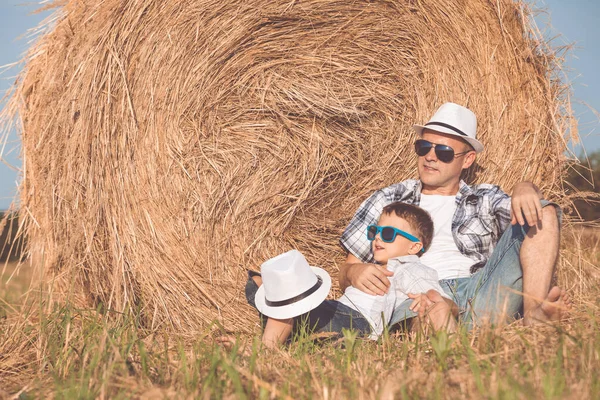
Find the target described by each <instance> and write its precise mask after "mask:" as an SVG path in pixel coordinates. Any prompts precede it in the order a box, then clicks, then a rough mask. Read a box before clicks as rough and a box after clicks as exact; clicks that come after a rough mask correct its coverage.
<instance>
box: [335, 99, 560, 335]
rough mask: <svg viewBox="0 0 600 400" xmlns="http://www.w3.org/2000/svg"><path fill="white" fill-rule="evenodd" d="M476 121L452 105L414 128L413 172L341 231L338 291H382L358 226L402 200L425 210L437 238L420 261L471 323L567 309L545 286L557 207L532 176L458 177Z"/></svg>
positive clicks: (544, 317) (380, 272)
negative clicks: (511, 180) (502, 184)
mask: <svg viewBox="0 0 600 400" xmlns="http://www.w3.org/2000/svg"><path fill="white" fill-rule="evenodd" d="M476 128H477V119H476V117H475V114H474V113H473V112H472V111H470V110H469V109H467V108H465V107H462V106H459V105H457V104H454V103H446V104H444V105H442V106H441V107H440V108H439V109H438V111H437V112H436V113H435V114H434V116H433V117H432V118H431V120H430V121H429V122H428V123H426V124H425V125H424V126H421V125H415V126H414V129H415V131H416V132H417V134H418V135H419V136H420V139H419V140H417V141H416V143H415V151H416V153H417V156H418V172H419V180H406V181H403V182H400V183H397V184H394V185H392V186H389V187H387V188H384V189H381V190H378V191H376V192H375V193H374V194H373V195H372V196H371V197H369V198H368V199H367V200H366V201H365V202H363V204H362V205H361V206H360V207H359V209H358V211H357V212H356V214H355V215H354V217H353V219H352V221H351V222H350V224H349V225H348V227H347V228H346V230H345V231H344V233H343V235H342V237H341V239H340V242H341V244H342V246H343V247H344V248H345V249H346V250H347V251H348V255H347V259H346V263H345V264H344V265H342V267H341V268H340V276H339V279H340V286H341V288H342V290H343V289H345V288H346V287H347V286H349V285H352V286H354V287H356V288H358V289H360V290H362V291H364V292H365V293H368V294H376V295H382V294H384V293H385V292H386V291H387V289H388V287H389V279H388V277H389V276H391V272H389V271H387V269H386V268H385V266H381V265H377V264H374V263H373V255H372V253H371V250H370V246H369V243H368V240H367V238H366V234H365V232H366V228H367V226H368V225H370V224H375V223H376V221H377V219H378V218H379V215H380V213H381V210H382V209H383V207H385V206H386V205H387V204H389V203H392V202H395V201H402V202H406V203H410V204H415V205H419V206H421V207H422V208H424V209H425V210H427V211H428V212H429V213H430V214H431V216H432V218H433V222H434V226H435V231H434V238H433V242H432V244H431V246H430V248H429V249H428V250H427V251H426V253H425V254H424V255H423V257H422V258H421V261H422V262H423V263H424V264H425V265H427V266H429V267H431V268H433V269H435V270H437V271H438V275H439V279H440V283H441V285H442V287H443V288H444V290H445V291H446V292H447V293H448V294H449V295H450V296H451V297H453V300H454V301H455V303H456V304H458V306H459V309H460V318H461V319H462V320H463V321H464V322H465V323H466V324H467V325H468V326H471V325H472V323H483V322H492V323H500V322H503V321H509V320H511V319H513V318H517V317H519V316H523V318H524V323H525V324H533V323H535V322H538V321H552V320H557V319H560V317H561V313H562V311H563V310H564V309H566V308H568V307H570V299H569V296H568V295H567V294H566V292H565V291H564V290H562V289H560V288H559V287H556V286H555V287H552V288H551V282H552V276H553V274H554V268H555V264H556V260H557V258H558V250H559V238H560V216H561V212H560V209H559V208H558V207H557V206H556V205H555V204H552V203H549V202H547V201H546V200H543V198H542V195H541V192H540V191H539V189H538V188H537V187H536V186H535V185H533V184H532V183H529V182H522V183H519V184H517V185H515V187H514V189H513V193H512V196H508V195H507V194H506V193H504V192H503V191H502V190H501V189H500V188H499V187H498V186H494V185H489V184H482V185H476V186H468V185H467V184H465V183H464V182H463V181H462V180H461V179H460V176H461V172H462V171H463V170H464V169H467V168H469V167H470V166H471V165H472V164H473V162H474V161H475V157H476V154H477V153H480V152H481V151H483V145H482V144H481V143H480V142H479V141H478V140H477V137H476ZM434 303H435V301H434ZM411 305H412V300H407V301H406V302H404V303H403V304H402V305H401V306H400V307H398V308H396V310H395V311H394V316H393V317H392V323H396V322H398V321H401V320H404V319H407V318H411V317H414V316H416V315H417V314H416V313H415V312H414V311H416V309H415V305H412V306H413V307H412V309H411ZM413 310H414V311H413ZM421 311H422V310H421Z"/></svg>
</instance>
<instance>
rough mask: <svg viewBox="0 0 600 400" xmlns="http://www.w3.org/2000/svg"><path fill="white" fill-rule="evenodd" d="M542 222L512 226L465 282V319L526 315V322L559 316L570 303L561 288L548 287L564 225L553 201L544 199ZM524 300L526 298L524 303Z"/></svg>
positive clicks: (496, 320) (496, 319)
mask: <svg viewBox="0 0 600 400" xmlns="http://www.w3.org/2000/svg"><path fill="white" fill-rule="evenodd" d="M543 205H544V208H543V213H542V222H541V223H540V224H538V226H535V227H529V228H528V227H521V226H519V225H513V226H510V227H509V228H508V229H507V230H506V232H504V234H503V235H502V237H501V239H500V241H499V242H498V244H497V246H496V248H495V249H494V252H493V254H492V256H491V257H490V259H489V260H488V262H487V264H486V265H485V267H484V268H483V269H482V270H480V271H478V272H477V273H476V274H474V275H473V276H472V278H471V280H470V282H469V283H468V285H467V286H466V287H465V290H466V293H467V297H468V304H467V310H466V311H467V313H466V315H465V317H466V318H465V321H466V322H470V321H471V320H473V321H475V322H477V323H483V322H492V323H500V322H503V321H509V320H511V319H513V318H517V317H518V316H519V314H521V312H522V310H523V311H524V312H523V314H525V313H527V314H526V319H525V321H524V322H525V323H526V324H527V323H532V322H533V321H535V320H541V321H545V320H555V319H558V318H560V314H561V311H562V310H563V309H564V308H568V306H569V305H570V302H569V299H568V296H566V294H565V292H564V291H563V290H561V289H559V288H553V289H552V290H550V284H551V282H552V276H553V274H554V268H555V264H556V260H557V258H558V246H559V237H560V236H559V235H560V227H559V222H558V216H557V211H556V208H555V207H554V206H549V203H548V202H546V201H544V202H543ZM523 298H524V299H525V303H524V302H523Z"/></svg>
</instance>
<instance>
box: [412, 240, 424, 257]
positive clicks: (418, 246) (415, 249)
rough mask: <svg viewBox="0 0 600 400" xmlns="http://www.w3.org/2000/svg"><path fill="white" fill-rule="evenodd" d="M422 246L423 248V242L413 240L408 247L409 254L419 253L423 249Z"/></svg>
mask: <svg viewBox="0 0 600 400" xmlns="http://www.w3.org/2000/svg"><path fill="white" fill-rule="evenodd" d="M422 248H423V243H421V242H413V243H412V244H411V245H410V247H409V248H408V254H410V255H414V254H419V252H420V251H421V249H422Z"/></svg>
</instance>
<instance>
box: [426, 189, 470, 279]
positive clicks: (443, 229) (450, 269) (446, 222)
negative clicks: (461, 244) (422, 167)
mask: <svg viewBox="0 0 600 400" xmlns="http://www.w3.org/2000/svg"><path fill="white" fill-rule="evenodd" d="M419 205H420V206H421V208H423V209H425V210H426V211H427V212H429V214H430V215H431V219H432V220H433V229H434V233H433V241H432V242H431V245H430V246H429V249H428V250H427V251H426V252H425V254H423V255H422V256H421V259H420V261H421V262H422V263H423V264H425V265H427V266H428V267H430V268H433V269H434V270H436V271H437V273H438V276H439V278H440V279H455V278H467V277H469V276H471V272H470V269H471V266H472V265H473V264H474V263H475V261H473V260H472V259H470V258H469V257H467V256H465V255H463V254H462V253H461V252H460V251H459V250H458V247H456V243H455V242H454V236H452V219H453V217H454V212H455V211H456V196H440V195H431V194H429V195H428V194H421V203H420V204H419Z"/></svg>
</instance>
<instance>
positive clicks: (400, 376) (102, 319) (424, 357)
mask: <svg viewBox="0 0 600 400" xmlns="http://www.w3.org/2000/svg"><path fill="white" fill-rule="evenodd" d="M584 312H587V313H588V315H587V318H585V319H584V318H581V319H577V321H575V322H573V323H569V324H567V325H564V326H563V327H558V328H557V327H540V328H535V329H530V328H525V327H522V326H518V325H515V326H510V327H507V328H504V329H501V330H496V331H494V330H488V331H482V332H478V333H475V334H470V333H467V332H465V331H461V332H459V333H457V334H455V335H447V334H445V333H439V334H437V335H434V336H433V337H431V338H430V339H429V340H426V339H425V338H423V337H415V338H407V337H405V336H394V335H390V336H389V337H388V338H387V339H384V340H382V341H380V342H378V343H375V342H371V341H366V340H362V339H360V338H357V337H356V335H355V334H354V333H352V332H345V334H344V337H343V338H342V339H341V340H338V341H335V342H323V343H319V344H315V343H314V341H312V340H310V338H300V339H299V340H298V341H296V342H294V343H292V344H291V345H290V346H289V347H288V348H284V349H282V350H279V351H267V350H265V349H262V348H261V346H260V343H259V341H258V338H257V337H248V338H240V339H239V342H238V344H239V346H236V347H234V348H233V349H231V350H225V349H223V348H221V347H219V346H217V345H215V344H214V343H213V341H212V339H211V336H210V335H208V332H207V333H206V334H204V335H202V334H201V335H199V337H198V338H197V339H190V338H182V337H177V336H175V335H166V334H158V333H155V334H152V333H150V332H145V331H144V330H143V329H141V328H139V327H137V326H136V323H135V321H136V319H135V318H134V316H133V315H131V316H124V317H123V318H121V320H120V321H119V322H115V321H114V320H113V319H106V316H105V315H101V314H99V313H98V312H96V311H95V310H78V309H75V308H72V307H68V306H64V307H61V308H56V309H55V310H54V311H52V312H51V313H50V314H49V315H47V317H46V318H45V319H44V320H43V321H42V322H39V323H38V325H37V326H30V329H31V330H30V333H33V336H34V337H36V338H37V340H36V341H34V342H31V346H33V347H37V350H38V351H39V350H40V349H41V350H42V351H41V354H42V356H41V357H40V359H39V360H36V359H35V354H34V353H35V352H34V351H30V352H22V353H21V354H20V355H21V356H23V355H25V356H27V355H29V357H31V359H27V358H25V359H22V360H21V362H20V363H16V364H14V365H13V366H12V367H11V369H12V372H13V373H12V374H11V373H7V372H11V371H8V370H6V369H5V367H3V368H2V373H3V377H4V378H5V379H4V382H5V387H4V390H5V391H7V392H9V393H16V392H19V391H20V390H21V389H22V388H23V387H24V386H26V385H28V384H29V387H28V388H27V390H26V391H25V392H23V393H21V395H20V396H21V398H39V397H45V396H48V395H50V394H52V395H53V396H55V397H56V398H69V399H71V398H82V399H88V398H89V399H91V398H98V397H104V398H129V397H138V396H141V395H143V394H144V393H158V394H159V396H165V397H170V396H171V395H172V396H175V397H187V396H191V397H207V398H222V397H227V396H233V397H234V398H271V396H274V397H276V398H285V397H286V396H289V397H293V398H314V397H328V398H363V397H368V398H380V397H385V395H392V396H395V397H406V398H414V397H419V398H432V399H437V398H454V397H458V398H466V397H470V398H545V399H558V398H573V397H578V398H597V396H598V395H599V394H600V385H599V384H598V383H597V379H596V375H597V371H598V370H599V368H600V360H599V356H600V331H599V330H598V323H599V322H600V321H599V320H598V317H596V315H598V313H597V309H594V310H592V309H588V310H584ZM4 328H6V327H3V331H2V334H3V335H5V334H6V333H7V332H6V331H5V330H4ZM37 328H39V331H38V332H33V331H34V330H35V329H37ZM4 339H6V336H4ZM244 347H246V348H247V351H246V354H245V355H241V354H240V353H241V352H240V351H239V350H241V349H242V348H244ZM5 357H6V355H5V354H3V355H2V358H0V361H4V358H5Z"/></svg>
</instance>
